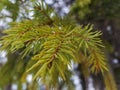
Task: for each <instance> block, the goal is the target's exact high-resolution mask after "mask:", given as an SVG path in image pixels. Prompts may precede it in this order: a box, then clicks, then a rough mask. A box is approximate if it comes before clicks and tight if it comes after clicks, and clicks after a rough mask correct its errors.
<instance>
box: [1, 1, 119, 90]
mask: <svg viewBox="0 0 120 90" xmlns="http://www.w3.org/2000/svg"><path fill="white" fill-rule="evenodd" d="M34 1H36V0H1V1H0V36H3V34H2V33H1V32H2V30H3V29H6V28H9V27H10V26H9V24H8V23H9V22H14V21H17V22H19V21H21V20H25V19H32V18H33V17H32V15H33V13H34V12H33V11H32V9H33V4H32V3H33V2H34ZM38 1H39V0H38ZM45 2H46V3H47V4H48V5H49V6H50V7H53V8H54V9H55V11H56V12H57V13H58V14H59V15H60V16H61V17H63V16H66V15H67V17H68V19H69V18H73V19H74V20H75V21H76V22H77V23H78V24H82V25H86V24H89V23H90V24H94V28H95V29H97V30H100V31H102V33H103V35H102V36H101V38H102V39H103V41H104V44H105V45H106V48H105V52H106V56H107V58H108V62H109V66H110V70H111V72H112V74H113V75H112V76H113V77H112V76H110V77H111V78H113V82H114V79H115V83H116V84H117V89H118V90H119V89H120V47H119V46H120V41H119V39H120V25H119V24H120V0H45ZM30 11H31V12H30ZM68 22H69V20H68ZM1 53H2V52H1ZM6 57H7V62H6V63H3V62H2V61H3V60H2V54H1V58H0V59H1V60H0V61H1V63H0V66H1V69H0V78H3V80H4V82H1V81H0V86H1V87H0V89H1V90H13V89H11V87H12V86H13V85H14V84H17V85H18V90H21V89H23V90H37V87H38V83H35V82H33V83H30V81H29V79H27V80H26V79H25V78H26V77H27V76H28V77H29V76H30V75H26V74H24V70H25V69H26V65H27V63H28V60H29V58H30V56H27V57H26V58H25V59H24V60H22V61H23V63H21V62H20V60H19V59H20V58H19V51H18V52H15V53H13V54H8V55H6ZM83 68H84V66H82V65H77V66H76V67H75V68H74V71H75V72H77V73H76V75H77V76H78V77H79V79H80V80H81V86H82V89H83V90H89V89H88V83H89V81H88V79H86V78H85V77H84V75H82V74H80V72H84V69H85V68H84V69H83ZM82 70H83V71H82ZM109 75H110V74H109ZM91 78H92V80H93V87H94V89H95V90H104V84H103V78H102V77H101V75H100V74H98V75H91ZM107 79H109V77H108V78H107ZM110 83H112V81H110ZM39 84H40V82H39ZM108 84H109V83H108ZM39 86H41V87H40V88H41V90H44V89H45V87H44V85H42V84H40V85H39ZM23 87H25V89H24V88H23ZM63 87H64V84H63V83H61V84H60V85H59V86H58V88H57V90H61V88H63ZM70 88H71V87H70ZM71 89H72V88H71ZM46 90H47V89H46ZM108 90H113V89H112V87H111V89H108Z"/></svg>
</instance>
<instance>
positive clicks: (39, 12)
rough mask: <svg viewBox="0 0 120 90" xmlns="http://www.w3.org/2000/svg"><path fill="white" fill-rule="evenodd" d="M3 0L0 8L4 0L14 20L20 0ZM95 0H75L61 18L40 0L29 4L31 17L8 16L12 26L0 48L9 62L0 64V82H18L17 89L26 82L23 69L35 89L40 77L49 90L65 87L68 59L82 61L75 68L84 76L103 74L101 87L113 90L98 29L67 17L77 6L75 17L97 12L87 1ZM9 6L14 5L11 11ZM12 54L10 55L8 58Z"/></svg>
mask: <svg viewBox="0 0 120 90" xmlns="http://www.w3.org/2000/svg"><path fill="white" fill-rule="evenodd" d="M7 1H8V0H2V2H3V3H1V4H0V6H1V7H0V9H1V8H2V4H3V5H7V6H8V8H7V9H8V11H10V12H11V13H13V15H12V18H13V20H14V21H15V20H16V18H17V16H18V11H19V6H18V4H19V0H16V3H17V4H16V3H15V4H13V3H11V2H10V1H9V2H8V3H6V4H5V2H7ZM33 1H34V0H33ZM97 1H99V0H95V1H92V0H83V1H81V0H76V2H75V3H74V5H73V7H72V8H71V12H70V13H69V15H66V16H64V17H62V18H61V17H60V16H58V15H57V14H56V13H55V11H54V10H53V9H52V8H50V7H48V6H47V5H46V4H45V3H43V2H40V3H38V2H37V3H35V5H34V10H33V11H34V15H33V19H29V18H28V20H23V21H21V22H12V23H11V24H10V26H11V28H10V29H7V30H5V31H4V32H3V33H4V34H5V36H3V37H2V38H1V39H0V45H1V47H0V50H1V51H6V52H7V53H8V62H7V63H6V64H5V65H4V66H3V67H2V68H0V78H1V81H0V87H4V86H5V85H7V84H9V83H17V85H18V89H19V90H21V89H22V88H21V87H22V83H24V82H25V83H27V81H26V77H27V75H28V74H32V75H33V76H34V77H33V81H32V85H30V86H28V90H37V84H38V82H39V81H42V82H43V83H44V84H45V86H46V88H48V90H49V89H51V88H55V87H57V86H59V85H60V84H61V83H63V82H65V83H67V85H68V88H69V89H68V90H70V89H72V87H71V86H70V85H71V84H72V83H71V76H72V75H73V72H72V70H71V68H72V66H71V63H72V62H74V63H77V64H80V65H81V67H82V70H81V71H80V72H81V73H82V74H83V75H84V77H85V78H87V77H88V76H89V75H90V74H91V73H92V74H95V75H97V74H102V76H103V79H104V83H105V86H106V90H117V89H116V85H115V82H114V78H113V77H112V75H111V72H110V71H109V67H108V64H107V61H106V57H105V53H104V45H103V43H102V40H101V39H100V35H101V34H102V33H101V32H100V31H97V30H94V29H93V25H89V24H88V25H86V26H81V25H77V24H76V22H75V21H74V20H72V19H71V18H70V15H73V14H74V13H76V12H77V16H78V18H80V19H81V18H82V19H83V18H84V17H85V16H86V15H87V14H89V15H90V17H92V15H96V14H93V13H94V11H95V12H96V9H93V8H92V6H94V5H96V2H97ZM93 2H94V4H92V3H93ZM99 2H102V1H99ZM107 2H109V0H107V1H106V3H107ZM16 5H17V6H16ZM102 5H104V3H102ZM13 7H17V8H16V9H17V10H15V13H14V10H13V9H14V8H13ZM110 7H112V6H110ZM118 7H119V5H118ZM91 9H92V10H91ZM99 10H100V9H99ZM99 10H98V11H99ZM116 10H117V8H116ZM91 11H93V12H91ZM110 11H111V10H110ZM105 12H106V11H105ZM111 14H113V13H110V15H111ZM106 15H107V14H106ZM79 16H80V17H79ZM97 16H99V15H98V14H97ZM107 16H108V15H107ZM11 53H12V54H11ZM13 55H15V56H13ZM11 56H12V58H9V57H11ZM11 68H12V70H10V69H11ZM3 77H4V78H3ZM109 81H111V82H109Z"/></svg>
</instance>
